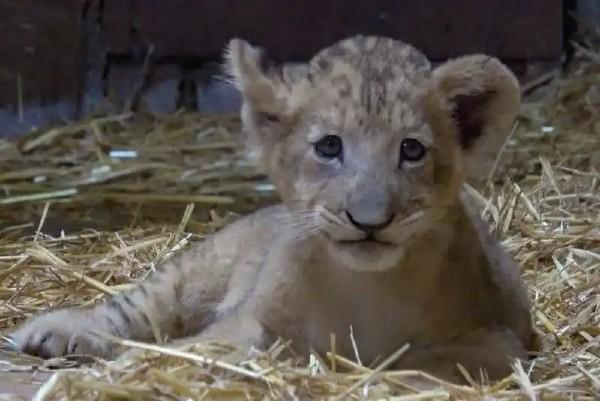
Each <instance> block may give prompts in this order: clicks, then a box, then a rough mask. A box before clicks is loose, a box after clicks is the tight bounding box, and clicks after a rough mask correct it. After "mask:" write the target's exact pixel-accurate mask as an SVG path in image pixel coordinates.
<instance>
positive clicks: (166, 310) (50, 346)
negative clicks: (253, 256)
mask: <svg viewBox="0 0 600 401" xmlns="http://www.w3.org/2000/svg"><path fill="white" fill-rule="evenodd" d="M211 243H212V241H211V240H207V241H205V242H204V243H202V244H201V245H200V246H199V247H198V248H196V249H195V250H191V251H188V253H186V254H184V255H183V256H182V257H181V258H180V259H179V260H177V261H174V262H171V263H168V264H166V265H165V266H163V267H162V268H161V269H159V271H158V272H156V273H155V274H153V275H152V276H151V277H150V278H149V279H148V280H146V281H144V282H142V283H140V285H138V286H137V287H136V288H135V289H133V290H132V291H130V292H128V293H123V294H120V295H117V296H113V297H111V298H108V299H107V300H106V301H105V302H102V303H101V304H99V305H98V306H96V307H95V308H92V309H87V310H83V309H63V310H58V311H55V312H50V313H47V314H42V315H40V316H36V317H33V318H30V319H29V320H28V321H26V322H25V323H24V324H23V325H22V326H21V327H20V328H19V329H18V330H17V331H16V332H14V333H13V334H12V336H11V337H12V341H13V347H14V348H15V350H17V351H22V352H26V353H28V354H32V355H36V356H40V357H43V358H51V357H57V356H64V355H69V354H89V355H96V356H100V357H104V358H112V357H114V356H115V355H114V351H115V348H114V347H113V345H112V342H111V341H110V340H109V339H107V338H106V337H104V336H101V335H98V334H97V333H96V332H101V333H106V334H109V335H112V336H115V337H119V338H125V339H132V340H138V341H153V340H154V339H155V336H156V335H155V331H154V330H155V329H157V331H158V333H157V334H158V335H159V336H160V337H161V339H164V338H165V337H167V338H169V339H174V338H178V337H182V336H185V335H189V334H190V333H197V332H199V331H200V330H201V329H202V328H203V327H202V325H203V324H204V325H205V324H206V322H207V316H208V315H209V314H210V313H211V311H212V310H213V308H214V307H215V304H216V302H217V300H218V299H220V297H221V296H222V293H223V291H224V290H225V288H226V282H227V280H228V277H229V275H230V269H229V268H227V266H219V265H218V264H217V263H213V262H215V260H214V259H216V258H218V257H219V255H218V254H216V253H215V252H214V248H212V247H211V248H209V249H208V251H211V252H212V253H211V252H208V253H209V256H208V257H207V256H206V255H207V249H206V248H207V247H209V246H211ZM209 264H210V267H211V268H207V267H208V265H209ZM153 327H154V328H153Z"/></svg>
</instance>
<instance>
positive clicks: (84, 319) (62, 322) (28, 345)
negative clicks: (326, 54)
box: [11, 310, 112, 359]
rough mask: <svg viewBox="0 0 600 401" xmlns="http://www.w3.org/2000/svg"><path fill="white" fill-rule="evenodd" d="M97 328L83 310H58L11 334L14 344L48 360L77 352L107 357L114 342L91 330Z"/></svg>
mask: <svg viewBox="0 0 600 401" xmlns="http://www.w3.org/2000/svg"><path fill="white" fill-rule="evenodd" d="M96 327H97V325H94V321H93V319H91V318H90V317H89V316H88V315H87V314H86V313H85V312H83V311H73V310H62V311H57V312H53V313H49V314H46V315H41V316H38V317H34V318H32V319H30V320H28V321H26V322H25V323H24V324H23V325H22V326H21V327H20V328H19V329H18V330H17V331H16V332H14V333H13V334H12V335H11V340H12V346H13V349H14V350H15V351H20V352H24V353H27V354H30V355H34V356H38V357H40V358H45V359H48V358H55V357H60V356H66V355H74V354H78V355H94V356H99V357H103V358H108V357H110V355H111V352H112V346H111V343H110V342H109V341H107V340H106V339H104V338H102V337H100V336H98V335H97V334H95V333H94V332H93V331H92V330H94V329H96Z"/></svg>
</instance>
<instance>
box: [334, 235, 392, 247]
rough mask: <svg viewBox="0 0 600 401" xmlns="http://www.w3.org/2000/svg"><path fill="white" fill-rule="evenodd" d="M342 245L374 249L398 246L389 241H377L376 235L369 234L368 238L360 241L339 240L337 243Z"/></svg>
mask: <svg viewBox="0 0 600 401" xmlns="http://www.w3.org/2000/svg"><path fill="white" fill-rule="evenodd" d="M335 242H337V243H338V244H340V245H346V246H352V245H354V246H364V247H366V246H372V247H377V246H381V247H394V246H396V244H393V243H391V242H389V241H383V240H380V239H377V237H375V235H374V234H368V235H367V236H365V237H363V238H359V239H351V240H338V241H335Z"/></svg>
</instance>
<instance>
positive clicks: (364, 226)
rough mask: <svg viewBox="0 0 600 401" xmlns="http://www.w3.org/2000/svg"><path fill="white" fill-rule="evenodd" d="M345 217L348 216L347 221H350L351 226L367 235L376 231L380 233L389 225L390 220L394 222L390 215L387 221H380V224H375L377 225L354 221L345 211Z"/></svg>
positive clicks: (392, 216)
mask: <svg viewBox="0 0 600 401" xmlns="http://www.w3.org/2000/svg"><path fill="white" fill-rule="evenodd" d="M346 216H348V219H349V220H350V223H352V225H353V226H354V227H356V228H358V229H359V230H361V231H364V232H365V233H367V234H372V233H374V232H376V231H380V230H383V229H384V228H386V227H387V226H389V225H390V223H391V222H392V220H394V215H393V214H392V215H390V216H389V217H388V218H387V220H385V221H382V222H380V223H379V222H377V223H373V222H368V223H366V222H360V221H357V220H355V219H354V217H352V215H351V214H350V212H348V211H346Z"/></svg>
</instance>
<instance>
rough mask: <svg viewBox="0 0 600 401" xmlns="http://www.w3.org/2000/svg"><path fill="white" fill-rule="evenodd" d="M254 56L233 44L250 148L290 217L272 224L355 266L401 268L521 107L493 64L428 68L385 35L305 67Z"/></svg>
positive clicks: (510, 81) (471, 60)
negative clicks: (268, 63) (319, 242)
mask: <svg viewBox="0 0 600 401" xmlns="http://www.w3.org/2000/svg"><path fill="white" fill-rule="evenodd" d="M264 61H265V60H264V56H263V55H262V52H261V50H259V49H257V48H253V47H251V46H250V45H249V44H247V43H245V42H243V41H239V40H234V41H232V42H231V44H230V47H229V52H228V63H229V64H228V67H229V71H230V74H231V76H232V78H233V81H234V82H235V83H236V85H237V86H238V87H239V89H240V90H241V92H242V94H243V98H244V105H243V109H242V118H243V123H244V128H245V131H246V133H247V135H248V139H249V143H250V147H251V149H250V150H251V152H252V153H253V154H254V155H255V156H256V157H257V158H258V160H259V162H260V163H261V164H262V166H263V167H264V168H265V169H266V171H267V172H268V173H269V175H270V177H271V179H272V180H273V182H274V183H275V185H276V187H277V189H278V191H279V194H280V195H281V197H282V199H283V201H284V202H285V203H286V204H287V205H288V207H289V209H290V211H291V214H290V216H289V217H288V218H287V219H286V220H285V221H282V225H284V228H285V231H286V232H287V233H288V234H290V235H291V236H292V238H294V239H304V238H306V237H312V236H314V237H321V238H322V239H323V240H324V241H326V243H327V248H328V249H329V251H330V252H329V253H330V256H331V257H332V258H334V259H336V260H337V261H338V262H339V263H340V264H342V265H344V266H347V267H349V268H351V269H355V270H363V271H378V270H385V269H388V268H391V267H393V266H395V265H397V264H398V263H399V262H400V261H401V259H402V257H403V255H404V253H405V251H406V248H407V247H408V246H409V245H410V243H411V240H412V239H413V238H415V237H416V236H418V235H419V234H420V233H422V232H423V231H425V230H428V229H431V228H432V226H434V225H435V224H437V223H438V220H440V219H442V218H443V216H444V215H445V213H446V212H447V211H448V210H450V208H451V207H452V206H453V205H454V204H455V203H456V202H457V194H458V191H459V190H460V186H461V184H462V180H463V179H464V177H465V176H466V175H468V174H472V172H473V171H477V170H481V169H483V167H484V166H478V164H479V163H480V162H481V160H482V159H485V158H489V157H490V153H492V152H494V151H495V150H497V149H498V148H499V147H500V146H501V145H502V143H503V142H504V139H505V136H506V134H507V133H508V132H509V129H510V125H511V124H512V122H513V119H514V117H515V115H516V112H517V109H518V104H519V91H518V85H517V84H516V80H515V79H514V77H513V75H512V74H511V73H510V72H509V71H508V70H507V69H506V68H505V67H503V66H502V65H501V64H500V63H499V62H498V61H497V60H495V59H491V58H489V57H485V56H470V57H465V58H462V59H458V60H454V61H449V62H447V63H446V64H444V65H442V66H440V67H438V68H437V69H435V70H432V69H431V67H430V65H429V62H428V61H427V59H426V58H425V57H424V56H423V55H422V54H420V53H419V52H418V51H417V50H415V49H414V48H412V47H410V46H408V45H406V44H404V43H401V42H398V41H395V40H392V39H386V38H376V37H355V38H351V39H347V40H345V41H342V42H339V43H337V44H335V45H334V46H332V47H330V48H327V49H325V50H323V51H321V52H320V53H319V54H317V55H316V56H315V57H314V58H313V59H312V60H311V61H310V62H309V63H308V64H296V65H283V66H279V67H270V68H267V67H264ZM478 167H479V168H478ZM478 172H479V173H483V174H485V171H483V172H481V171H478Z"/></svg>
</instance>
